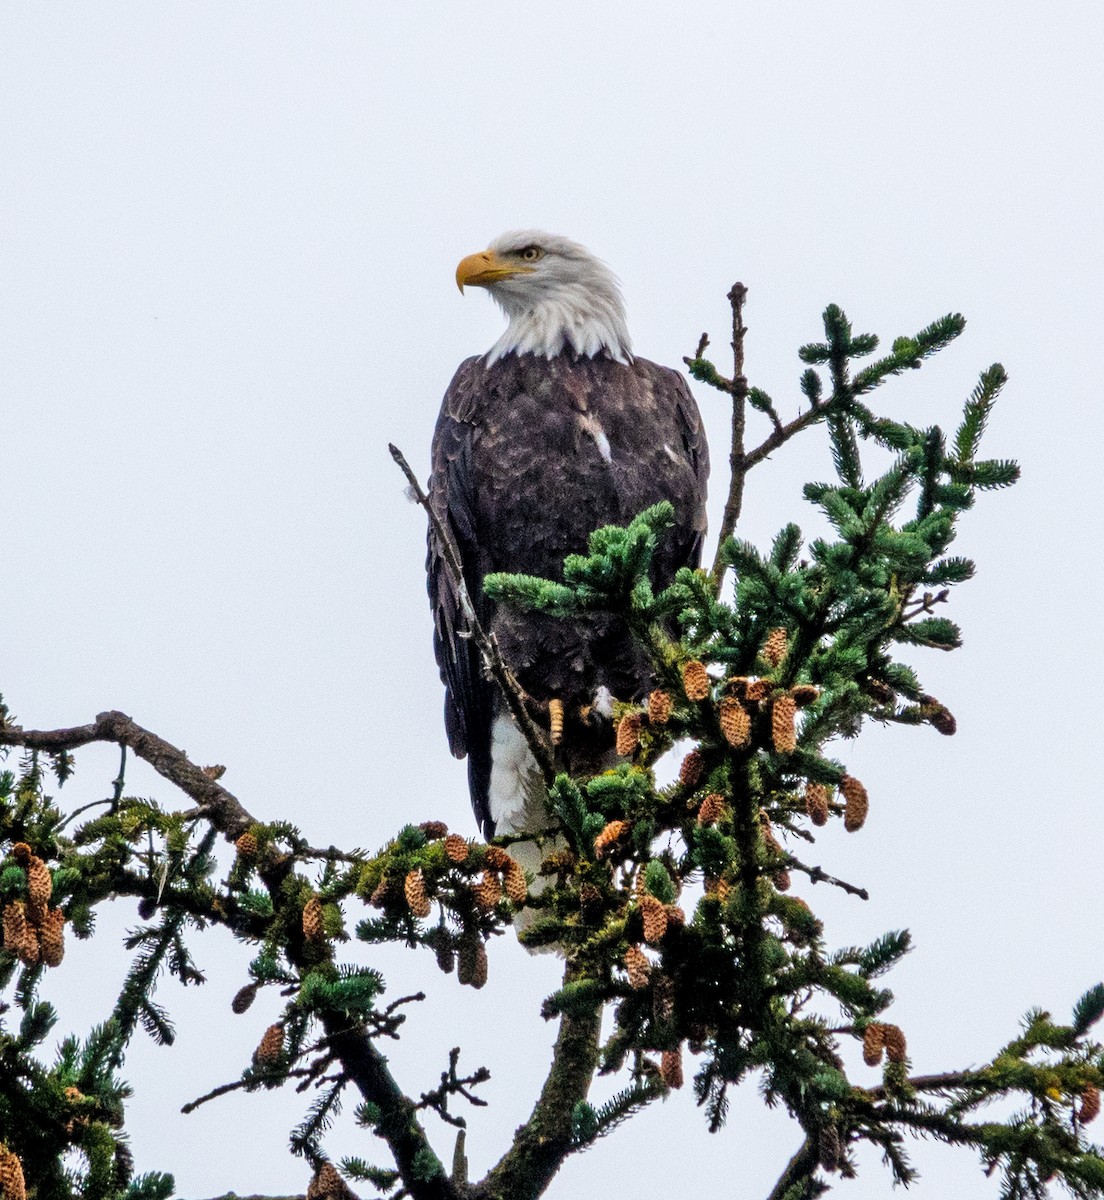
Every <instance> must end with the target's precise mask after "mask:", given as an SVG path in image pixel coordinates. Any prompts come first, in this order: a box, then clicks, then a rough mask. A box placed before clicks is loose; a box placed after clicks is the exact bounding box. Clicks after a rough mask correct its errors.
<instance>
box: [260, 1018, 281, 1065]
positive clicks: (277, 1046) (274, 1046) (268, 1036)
mask: <svg viewBox="0 0 1104 1200" xmlns="http://www.w3.org/2000/svg"><path fill="white" fill-rule="evenodd" d="M283 1052H284V1026H283V1024H282V1023H281V1022H280V1021H277V1022H276V1024H275V1025H270V1026H269V1027H268V1028H267V1029H266V1030H265V1031H264V1037H262V1038H261V1040H260V1044H259V1045H258V1046H257V1049H256V1050H254V1051H253V1061H254V1063H256V1065H257V1066H258V1067H271V1066H273V1064H275V1063H276V1062H278V1061H279V1059H280V1055H281V1054H283Z"/></svg>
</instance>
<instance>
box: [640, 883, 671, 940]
mask: <svg viewBox="0 0 1104 1200" xmlns="http://www.w3.org/2000/svg"><path fill="white" fill-rule="evenodd" d="M639 905H640V916H641V917H642V919H643V921H644V940H645V941H646V942H647V943H648V945H649V946H655V945H656V944H657V943H659V942H661V941H662V940H663V935H664V934H665V933H666V932H667V910H666V909H665V908H664V907H663V902H662V901H661V900H657V899H656V898H655V896H653V895H651V894H650V893H648V892H645V893H644V895H643V896H641V897H640V901H639Z"/></svg>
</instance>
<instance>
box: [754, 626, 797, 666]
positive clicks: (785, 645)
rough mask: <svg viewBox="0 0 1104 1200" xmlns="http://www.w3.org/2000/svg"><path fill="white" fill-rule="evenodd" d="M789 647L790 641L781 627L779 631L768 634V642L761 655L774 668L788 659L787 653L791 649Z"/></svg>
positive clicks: (765, 643) (775, 630)
mask: <svg viewBox="0 0 1104 1200" xmlns="http://www.w3.org/2000/svg"><path fill="white" fill-rule="evenodd" d="M789 646H790V639H789V637H788V636H787V634H786V631H785V630H784V629H782V628H781V627H779V628H778V629H772V630H771V631H770V633H768V634H767V640H766V641H765V642H764V643H763V649H762V650H760V651H759V653H760V654H761V655H762V656H763V658H765V659H766V661H767V662H769V663H770V665H771V666H772V667H777V666H778V664H779V663H780V662H781V661H782V660H783V659H784V658H785V657H786V651H787V650H788V649H789Z"/></svg>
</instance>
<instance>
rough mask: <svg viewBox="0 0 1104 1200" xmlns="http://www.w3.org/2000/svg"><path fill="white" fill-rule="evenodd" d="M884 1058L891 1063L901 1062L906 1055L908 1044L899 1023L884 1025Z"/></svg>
mask: <svg viewBox="0 0 1104 1200" xmlns="http://www.w3.org/2000/svg"><path fill="white" fill-rule="evenodd" d="M882 1028H883V1029H884V1030H885V1052H886V1058H888V1059H889V1061H890V1062H891V1063H903V1062H904V1061H905V1059H906V1058H907V1057H908V1044H907V1043H906V1042H905V1034H904V1030H902V1028H901V1027H900V1025H884V1026H883V1027H882Z"/></svg>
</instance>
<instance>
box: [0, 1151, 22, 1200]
mask: <svg viewBox="0 0 1104 1200" xmlns="http://www.w3.org/2000/svg"><path fill="white" fill-rule="evenodd" d="M0 1196H3V1198H4V1200H27V1183H26V1180H25V1179H24V1178H23V1164H22V1163H21V1162H20V1161H19V1155H18V1154H14V1153H13V1152H12V1151H11V1150H9V1149H8V1148H7V1146H5V1145H4V1144H3V1142H0Z"/></svg>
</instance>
